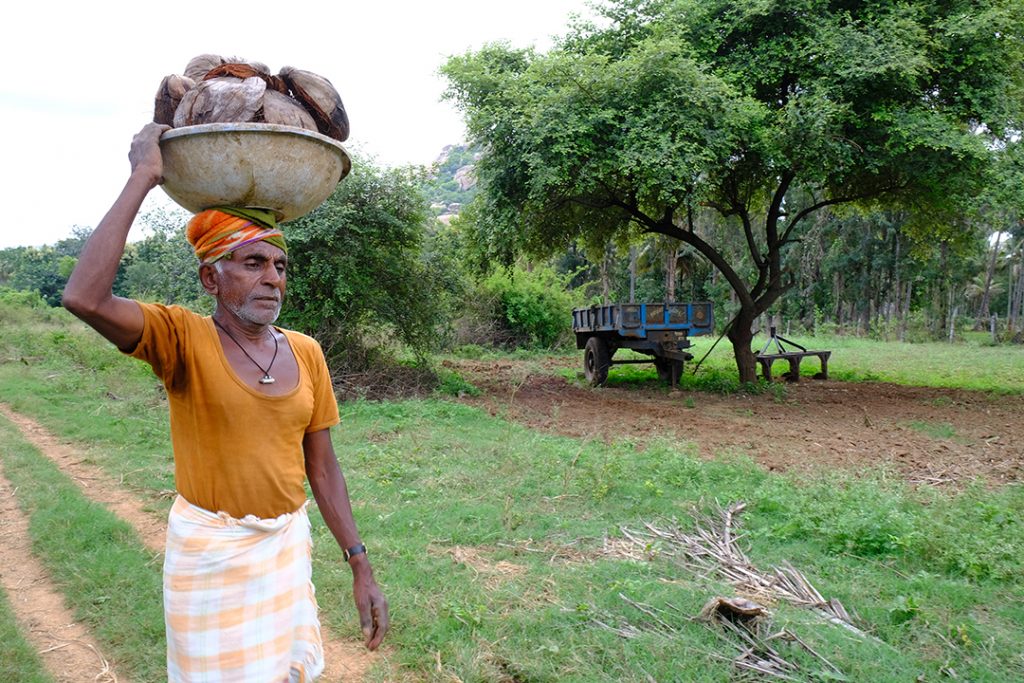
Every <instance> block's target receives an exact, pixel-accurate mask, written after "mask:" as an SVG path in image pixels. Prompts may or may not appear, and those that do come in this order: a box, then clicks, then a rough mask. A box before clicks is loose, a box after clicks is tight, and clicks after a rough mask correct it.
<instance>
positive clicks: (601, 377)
mask: <svg viewBox="0 0 1024 683" xmlns="http://www.w3.org/2000/svg"><path fill="white" fill-rule="evenodd" d="M609 365H611V356H610V355H609V354H608V345H607V344H606V343H605V342H604V340H603V339H601V338H600V337H591V338H590V339H588V340H587V346H586V348H585V349H584V350H583V375H584V376H585V377H586V378H587V381H588V382H590V383H591V384H592V385H594V386H595V387H597V386H601V385H602V384H604V383H605V380H607V379H608V366H609Z"/></svg>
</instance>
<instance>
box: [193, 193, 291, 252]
mask: <svg viewBox="0 0 1024 683" xmlns="http://www.w3.org/2000/svg"><path fill="white" fill-rule="evenodd" d="M187 234H188V241H189V244H191V245H192V247H193V248H194V249H195V250H196V256H197V257H199V262H200V263H213V262H214V261H216V260H217V259H220V258H223V257H225V256H227V255H228V254H230V253H231V252H233V251H234V250H235V249H238V248H239V247H244V246H245V245H246V244H252V243H253V242H260V241H266V242H269V243H271V244H273V245H274V246H275V247H280V248H281V249H283V250H284V251H288V247H287V246H286V245H285V241H284V233H283V232H281V230H280V229H279V228H278V227H277V221H276V220H275V219H274V214H272V213H270V212H269V211H262V210H260V209H241V208H236V207H233V206H221V207H218V208H216V209H207V210H206V211H201V212H199V213H197V214H196V215H195V216H193V217H192V220H190V221H189V222H188V231H187Z"/></svg>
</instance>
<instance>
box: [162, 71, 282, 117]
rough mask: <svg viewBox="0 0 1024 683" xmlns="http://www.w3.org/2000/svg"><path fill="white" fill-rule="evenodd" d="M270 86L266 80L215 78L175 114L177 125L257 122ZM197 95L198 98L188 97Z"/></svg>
mask: <svg viewBox="0 0 1024 683" xmlns="http://www.w3.org/2000/svg"><path fill="white" fill-rule="evenodd" d="M266 90H267V84H266V82H264V81H263V79H262V78H259V77H256V76H253V77H252V78H245V79H238V78H232V77H229V76H226V77H221V78H212V79H210V80H208V81H203V82H201V83H199V84H198V85H196V87H195V88H194V89H193V90H190V91H188V93H186V96H185V97H184V98H182V101H181V104H179V105H178V110H177V111H176V112H175V113H174V125H175V127H176V128H177V127H180V126H194V125H200V124H203V123H228V122H237V123H246V122H249V121H253V120H254V119H255V118H256V112H257V111H259V110H260V108H261V107H262V106H263V95H264V93H265V92H266ZM192 93H195V96H194V97H191V98H190V97H188V95H191V94H192Z"/></svg>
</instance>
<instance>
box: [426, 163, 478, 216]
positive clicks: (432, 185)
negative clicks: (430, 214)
mask: <svg viewBox="0 0 1024 683" xmlns="http://www.w3.org/2000/svg"><path fill="white" fill-rule="evenodd" d="M479 159H480V150H479V149H478V148H475V147H468V146H467V145H446V146H445V148H444V149H443V150H441V154H440V155H439V156H438V157H437V160H435V161H434V164H433V166H432V167H431V174H430V176H429V178H428V180H427V182H426V183H425V184H424V187H423V191H424V193H425V194H426V195H427V198H428V199H429V200H430V208H431V209H432V210H433V211H434V214H435V215H436V216H437V217H438V218H439V219H440V220H442V221H444V222H445V223H447V222H448V221H450V220H451V219H452V217H453V216H455V215H457V214H458V213H459V209H460V208H462V206H464V205H465V204H467V203H468V202H469V201H470V200H472V199H473V197H474V196H476V191H477V187H476V175H475V174H474V172H473V169H474V167H475V165H476V162H477V161H478V160H479Z"/></svg>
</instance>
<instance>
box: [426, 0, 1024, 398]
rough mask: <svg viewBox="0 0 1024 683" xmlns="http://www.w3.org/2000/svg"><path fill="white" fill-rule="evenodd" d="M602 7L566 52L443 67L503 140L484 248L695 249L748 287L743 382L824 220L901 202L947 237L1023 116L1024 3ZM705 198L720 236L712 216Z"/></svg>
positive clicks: (483, 129) (739, 288) (481, 124)
mask: <svg viewBox="0 0 1024 683" xmlns="http://www.w3.org/2000/svg"><path fill="white" fill-rule="evenodd" d="M599 12H600V13H601V15H602V21H601V22H600V24H586V23H581V24H578V25H577V26H575V27H574V28H573V30H572V31H571V32H570V33H569V34H568V35H567V36H565V38H564V39H563V40H562V41H561V43H560V44H559V46H558V47H557V48H556V49H554V50H552V51H551V52H549V53H548V54H544V55H538V54H536V53H534V52H533V51H531V50H517V49H513V48H510V47H508V46H505V45H488V46H485V47H484V48H482V49H481V50H479V51H477V52H473V53H469V54H466V55H462V56H456V57H453V58H451V59H450V60H449V61H448V62H447V64H446V65H445V66H444V67H443V69H442V71H443V73H444V74H445V75H446V76H447V78H448V80H449V90H448V97H449V98H450V99H452V100H454V101H455V102H456V104H457V105H458V106H459V107H460V108H461V109H462V110H463V111H464V112H465V114H466V119H467V126H468V128H469V130H470V133H471V134H472V135H473V137H474V139H475V141H476V142H477V143H479V144H481V145H482V146H483V148H484V149H485V150H486V152H485V155H484V156H483V158H482V159H481V160H480V163H479V164H478V167H477V169H478V175H479V178H480V185H481V197H480V202H479V212H478V218H477V219H476V220H475V221H474V222H473V230H474V238H473V241H474V242H476V243H477V244H478V245H479V246H478V250H479V251H480V252H481V253H483V254H484V255H485V256H486V257H488V258H490V259H497V260H500V261H503V262H505V263H512V262H514V260H515V258H516V257H517V255H518V254H519V253H521V252H526V253H529V254H534V255H551V254H554V253H558V252H561V251H563V250H564V249H565V248H566V245H568V244H570V243H572V242H574V241H576V240H582V241H583V242H584V243H585V244H586V246H587V247H588V248H589V249H591V250H598V249H603V248H604V246H605V245H606V244H607V243H609V242H610V241H613V239H618V240H621V241H628V240H630V239H635V238H636V237H638V233H640V232H643V233H660V234H663V235H667V236H671V237H675V238H677V239H679V240H681V241H683V242H685V243H687V244H689V245H690V246H692V247H693V248H694V249H695V250H696V251H697V252H699V253H700V254H701V255H702V256H703V257H704V258H706V259H708V260H709V261H710V262H711V263H713V264H714V266H715V267H716V269H717V270H719V271H720V272H721V274H722V275H723V276H724V278H725V280H727V282H728V285H729V287H730V288H731V289H732V290H733V292H734V293H735V295H736V304H737V308H738V310H739V312H740V313H741V314H742V316H743V317H742V318H741V320H740V323H739V324H738V325H737V326H736V327H734V328H733V330H732V333H731V334H730V339H731V340H732V342H733V344H734V347H735V351H736V354H737V360H738V361H740V369H741V379H743V380H744V381H752V380H753V372H754V363H753V360H752V356H751V354H750V349H749V348H745V347H746V346H747V344H748V343H749V341H750V340H749V337H748V336H747V333H746V329H747V328H748V327H749V326H750V325H751V324H752V323H753V322H754V319H755V318H756V317H757V316H758V315H760V314H761V313H763V312H765V311H766V310H767V309H768V308H769V307H770V306H771V305H772V304H773V303H775V302H776V301H777V300H778V299H779V298H780V297H781V296H782V295H783V294H784V292H785V291H786V289H787V288H788V286H789V285H788V284H787V282H789V280H790V278H789V277H788V275H787V273H786V270H785V268H784V260H783V254H784V251H785V249H786V248H787V247H788V246H789V245H791V244H793V243H794V241H795V240H796V239H797V238H798V236H799V235H800V233H801V232H802V231H803V230H804V229H805V226H806V225H807V224H808V223H809V222H810V221H808V220H806V219H807V217H808V216H810V215H811V214H813V213H814V212H815V211H817V210H819V209H821V208H822V207H824V206H828V205H833V204H836V205H839V204H859V205H863V206H864V207H872V206H878V205H890V206H899V207H904V208H907V209H909V210H910V211H911V213H912V217H913V219H914V222H915V224H916V225H917V226H918V233H919V234H921V235H923V236H926V238H927V239H929V240H932V241H936V242H938V241H941V240H947V241H948V240H949V239H951V237H952V236H953V235H955V234H956V233H957V232H959V231H960V229H961V228H960V226H959V225H957V223H956V222H955V221H954V220H952V218H954V217H956V216H957V215H958V214H959V213H960V212H961V211H963V210H964V208H965V207H968V206H970V203H971V201H972V199H973V198H974V197H975V196H977V195H978V194H979V193H980V192H981V191H982V190H983V189H984V188H985V187H986V185H987V183H989V182H990V180H991V175H990V174H991V171H992V169H993V168H994V162H995V157H996V156H997V155H996V152H995V150H996V149H998V148H999V147H1001V146H1004V145H1006V144H1007V143H1008V142H1009V141H1011V140H1012V139H1013V138H1014V135H1016V132H1017V131H1020V130H1021V129H1024V68H1022V66H1024V45H1022V43H1021V41H1020V40H1019V38H1018V36H1019V35H1020V34H1021V32H1022V31H1024V12H1022V11H1021V9H1020V5H1019V3H1016V2H1011V1H1010V0H987V1H986V2H982V3H976V2H966V0H965V1H963V2H953V3H939V4H936V3H934V2H931V1H930V0H916V1H915V2H910V3H902V4H895V3H881V4H879V3H866V4H865V3H860V4H856V3H855V4H852V5H851V4H850V3H834V2H828V1H826V0H808V1H807V2H803V3H798V4H796V5H794V4H792V3H765V2H761V1H759V0H744V1H743V2H734V1H731V0H715V1H713V2H694V1H692V0H660V1H650V2H643V1H638V0H617V1H611V2H607V3H604V4H603V5H601V6H600V7H599ZM968 16H970V17H975V16H979V17H984V20H983V21H982V22H981V23H979V22H976V21H974V20H967V19H965V17H968ZM985 22H988V23H987V24H986V23H985ZM983 27H987V28H983ZM993 27H997V28H996V29H995V30H993ZM968 64H971V65H978V64H984V65H985V68H986V72H985V74H984V75H983V76H981V75H979V74H977V73H976V72H975V69H974V67H973V66H967V65H968ZM700 207H710V208H712V209H714V210H715V211H716V212H717V213H718V214H719V216H720V217H721V219H720V220H719V221H718V223H719V225H718V228H720V229H717V230H708V229H706V228H704V227H703V226H702V225H699V224H700V223H701V220H700V218H701V216H700V214H701V211H700Z"/></svg>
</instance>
